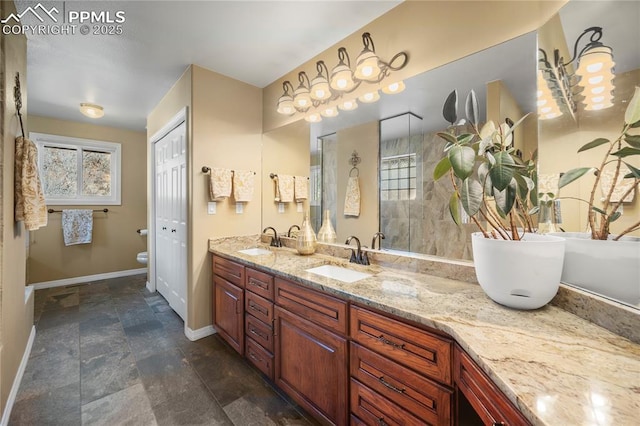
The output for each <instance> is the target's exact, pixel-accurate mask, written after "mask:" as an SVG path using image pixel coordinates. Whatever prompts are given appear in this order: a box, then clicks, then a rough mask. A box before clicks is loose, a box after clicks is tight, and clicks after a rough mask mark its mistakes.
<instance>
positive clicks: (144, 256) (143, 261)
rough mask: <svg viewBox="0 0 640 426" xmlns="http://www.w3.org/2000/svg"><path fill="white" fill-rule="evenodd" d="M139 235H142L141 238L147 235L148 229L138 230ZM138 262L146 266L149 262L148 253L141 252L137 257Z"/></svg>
mask: <svg viewBox="0 0 640 426" xmlns="http://www.w3.org/2000/svg"><path fill="white" fill-rule="evenodd" d="M138 234H140V235H141V236H142V235H147V230H146V229H138ZM136 260H137V261H138V263H141V264H143V265H146V264H147V262H148V261H149V255H148V253H147V252H146V251H141V252H140V253H138V255H137V256H136Z"/></svg>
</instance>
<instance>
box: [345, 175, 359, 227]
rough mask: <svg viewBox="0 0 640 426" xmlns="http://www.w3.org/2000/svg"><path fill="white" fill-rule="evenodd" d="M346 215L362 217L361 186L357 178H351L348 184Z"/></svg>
mask: <svg viewBox="0 0 640 426" xmlns="http://www.w3.org/2000/svg"><path fill="white" fill-rule="evenodd" d="M344 215H345V216H355V217H358V216H360V185H359V183H358V177H357V176H350V177H349V181H348V182H347V195H346V196H345V198H344Z"/></svg>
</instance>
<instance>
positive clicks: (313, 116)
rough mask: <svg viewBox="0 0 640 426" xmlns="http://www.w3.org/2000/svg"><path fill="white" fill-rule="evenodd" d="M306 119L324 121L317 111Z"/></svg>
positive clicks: (316, 121)
mask: <svg viewBox="0 0 640 426" xmlns="http://www.w3.org/2000/svg"><path fill="white" fill-rule="evenodd" d="M304 119H305V120H306V121H308V122H309V123H318V122H320V121H322V117H321V116H320V114H318V113H317V112H314V113H311V114H309V115H307V116H306V117H305V118H304Z"/></svg>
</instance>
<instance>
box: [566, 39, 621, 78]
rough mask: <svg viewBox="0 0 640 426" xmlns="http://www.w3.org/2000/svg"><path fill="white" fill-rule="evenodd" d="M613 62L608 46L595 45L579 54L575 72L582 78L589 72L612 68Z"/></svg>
mask: <svg viewBox="0 0 640 426" xmlns="http://www.w3.org/2000/svg"><path fill="white" fill-rule="evenodd" d="M615 64H616V63H615V62H613V53H612V52H611V48H610V47H608V46H596V47H593V48H591V49H589V50H587V51H586V52H584V53H583V54H582V55H581V56H580V60H579V65H578V69H577V70H576V74H577V75H579V76H580V77H583V78H584V77H586V76H589V75H590V74H594V73H600V72H601V71H602V70H612V69H613V67H614V66H615Z"/></svg>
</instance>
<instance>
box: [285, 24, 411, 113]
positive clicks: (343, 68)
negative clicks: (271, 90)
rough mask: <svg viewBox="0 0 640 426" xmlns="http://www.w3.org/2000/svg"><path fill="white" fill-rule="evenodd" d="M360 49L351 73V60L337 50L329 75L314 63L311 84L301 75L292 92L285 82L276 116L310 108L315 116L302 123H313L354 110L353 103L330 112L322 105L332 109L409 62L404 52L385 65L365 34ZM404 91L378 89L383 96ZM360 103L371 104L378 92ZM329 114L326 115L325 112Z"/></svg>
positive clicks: (398, 87) (398, 84) (399, 85)
mask: <svg viewBox="0 0 640 426" xmlns="http://www.w3.org/2000/svg"><path fill="white" fill-rule="evenodd" d="M362 43H363V45H364V48H363V50H362V52H361V53H360V55H358V58H357V60H356V66H355V70H352V69H351V60H350V58H349V54H348V53H347V49H345V48H344V47H341V48H339V49H338V60H339V62H338V65H336V66H335V67H334V68H333V69H332V70H331V73H329V70H328V68H327V66H326V65H325V63H324V61H318V62H316V70H317V71H318V75H317V76H316V77H315V78H314V79H313V80H311V81H309V77H308V76H307V74H306V73H305V72H304V71H300V72H299V73H298V82H299V85H298V87H297V88H296V89H295V90H294V89H293V85H292V84H291V83H290V82H289V81H285V82H284V83H283V84H282V87H283V94H282V95H281V96H280V98H279V99H278V106H277V112H278V113H280V114H283V115H293V114H295V113H296V112H304V113H306V112H308V111H309V109H310V108H316V109H317V112H319V114H316V115H313V114H307V115H306V116H305V119H306V120H307V121H310V122H317V121H320V120H321V119H322V117H321V115H320V114H322V116H325V117H333V116H336V115H338V108H339V109H341V110H343V111H350V110H353V109H356V108H357V107H358V104H357V102H356V101H355V100H353V99H351V100H347V101H344V102H340V103H339V104H338V105H337V108H336V107H335V106H332V108H326V107H325V104H330V103H331V104H332V105H336V104H335V103H334V101H336V100H338V99H339V98H341V97H342V96H344V95H345V94H348V93H351V92H353V91H354V90H356V89H357V88H358V87H359V86H360V84H362V83H363V82H367V83H380V82H382V80H384V79H385V78H386V77H388V76H389V75H391V71H397V70H400V69H402V68H404V67H405V66H406V65H407V62H408V60H409V55H407V53H406V52H399V53H396V54H395V55H394V56H393V57H392V58H391V60H390V61H389V62H384V61H383V60H381V59H380V58H379V57H378V55H377V54H376V52H375V46H374V44H373V40H372V39H371V35H370V34H369V33H364V34H362ZM404 88H405V85H404V82H402V81H397V82H394V83H392V84H388V85H386V86H383V87H382V91H383V93H386V94H395V93H400V92H401V91H403V90H404ZM359 99H360V101H361V102H365V103H370V102H375V101H377V100H378V99H380V94H379V93H378V90H374V91H371V92H367V93H365V94H364V95H362V96H360V98H359ZM328 111H330V112H328Z"/></svg>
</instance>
